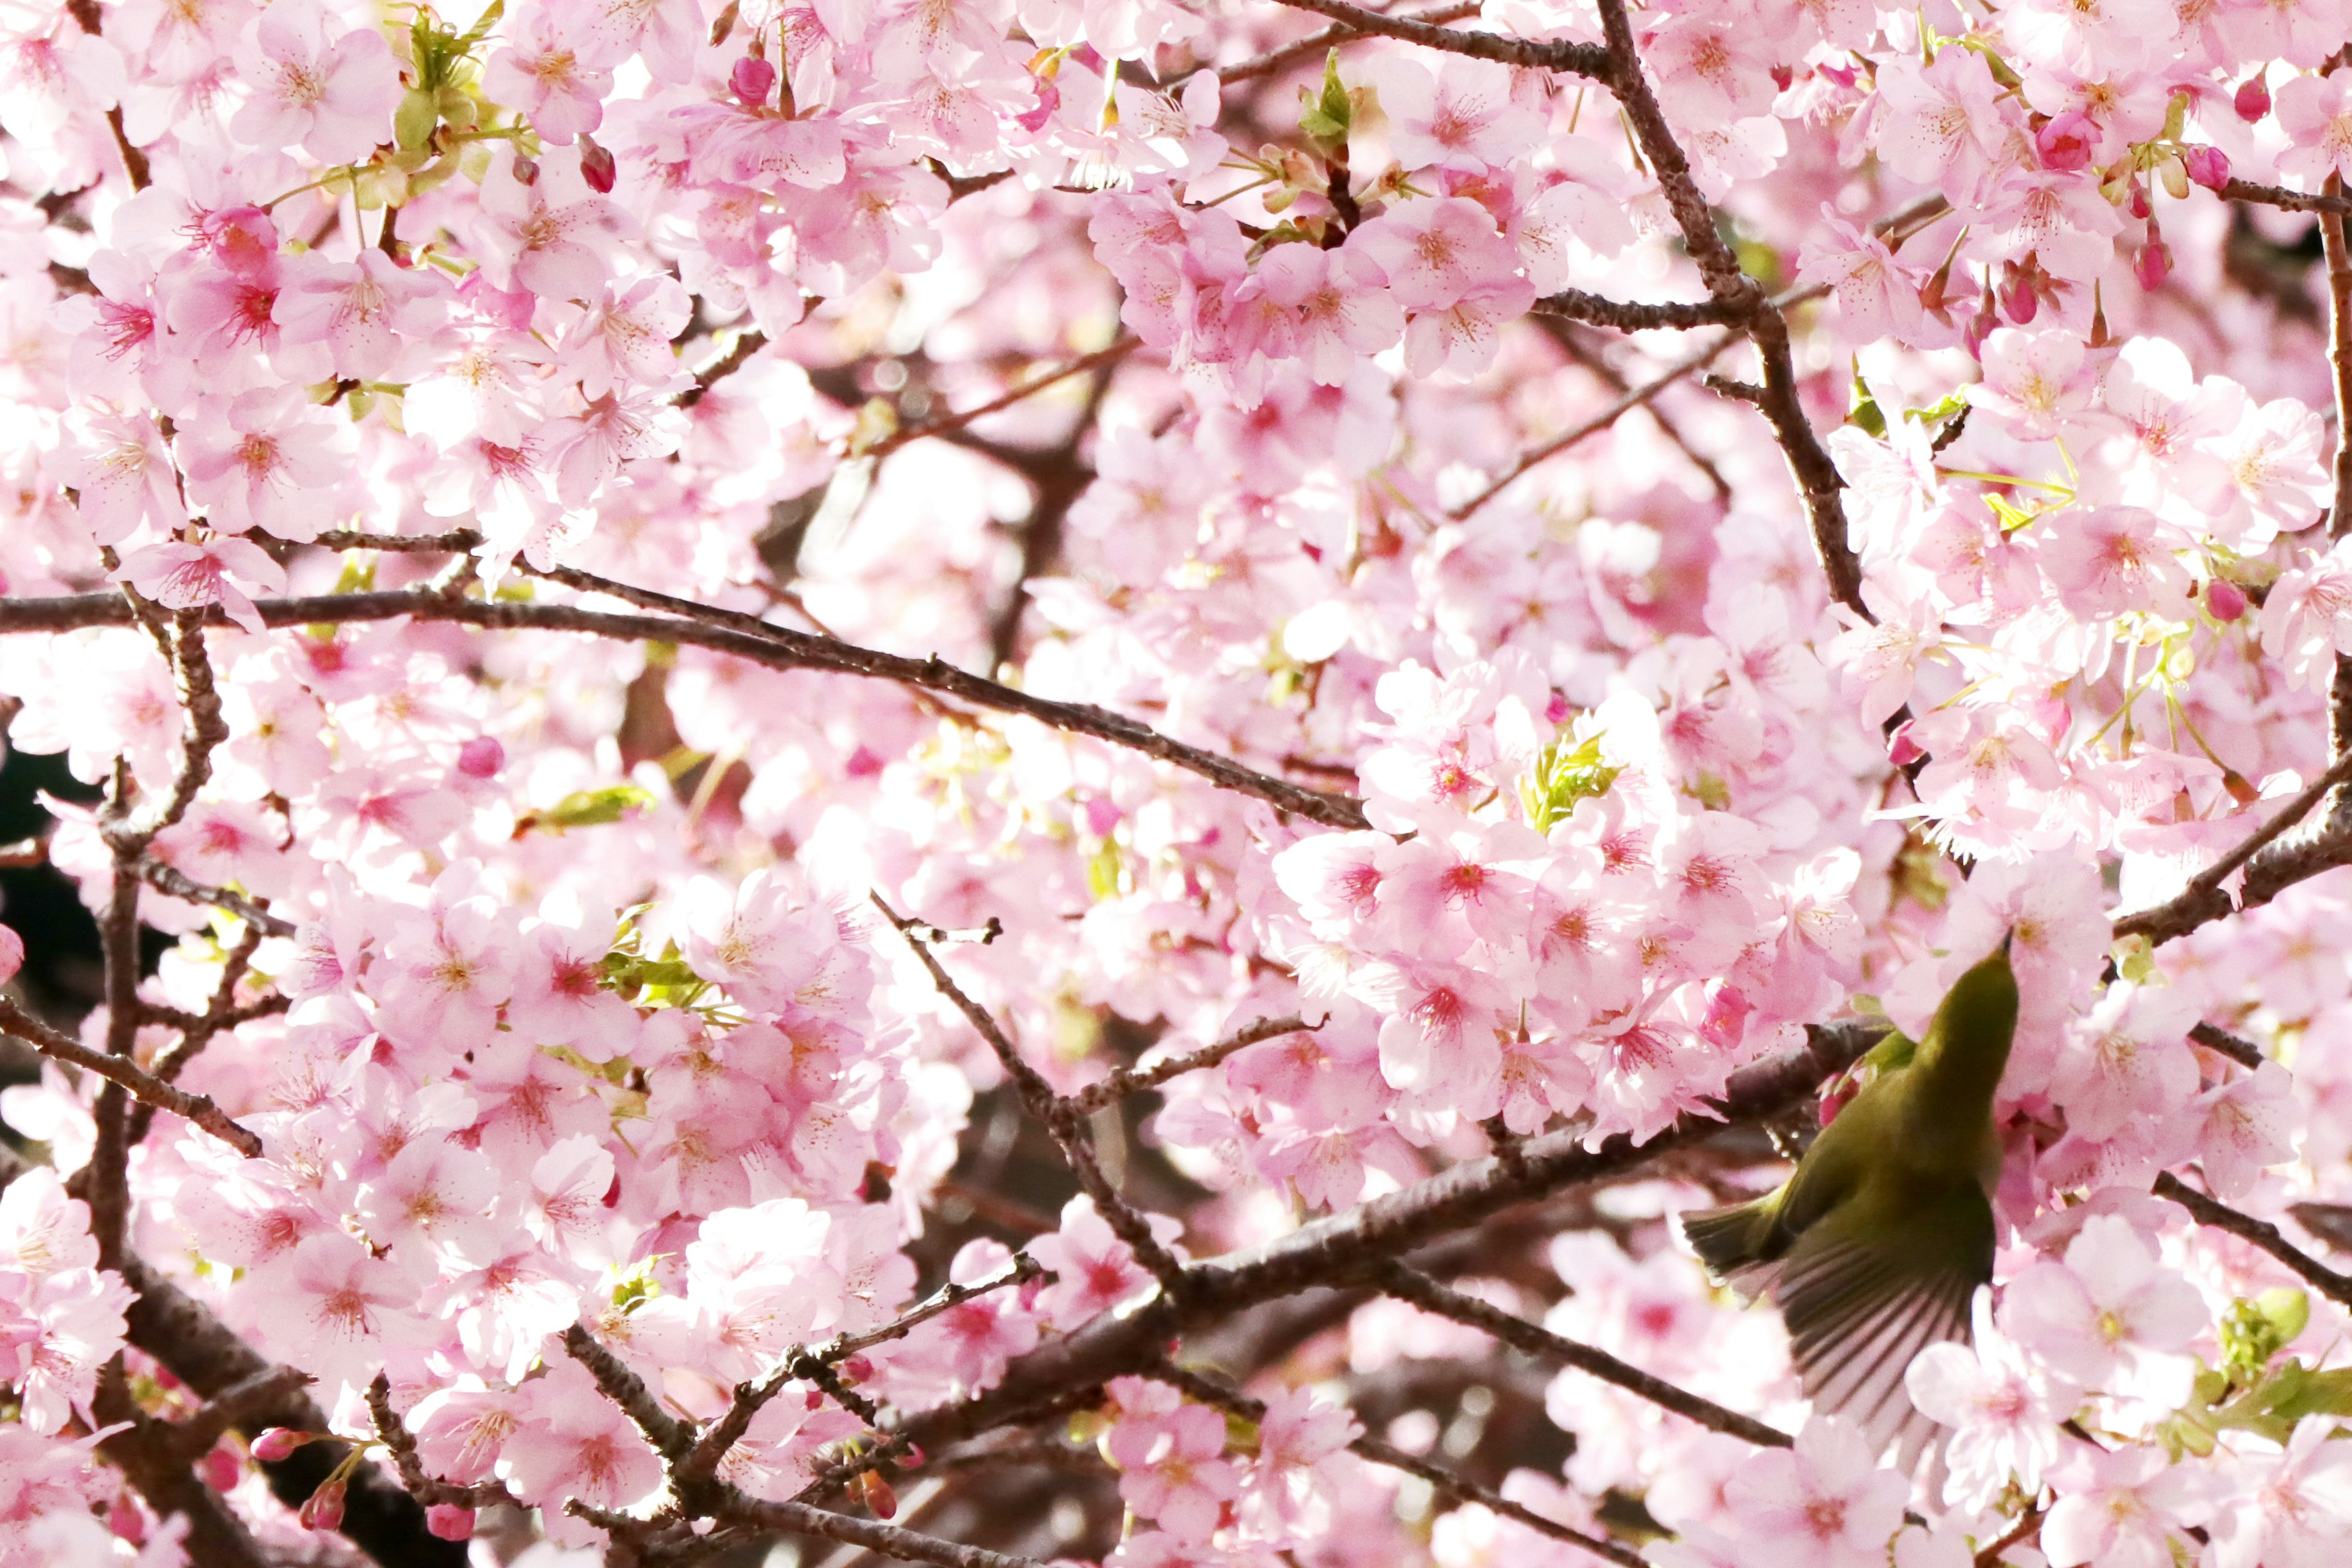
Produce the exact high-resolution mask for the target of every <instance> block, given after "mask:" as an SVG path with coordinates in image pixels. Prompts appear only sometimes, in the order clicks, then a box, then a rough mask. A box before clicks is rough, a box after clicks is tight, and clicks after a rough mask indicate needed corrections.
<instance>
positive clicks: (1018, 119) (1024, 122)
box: [1013, 76, 1062, 136]
mask: <svg viewBox="0 0 2352 1568" xmlns="http://www.w3.org/2000/svg"><path fill="white" fill-rule="evenodd" d="M1029 85H1030V87H1031V88H1032V89H1034V91H1035V92H1036V94H1037V107H1036V108H1034V109H1028V110H1023V111H1022V112H1020V113H1019V114H1016V115H1014V116H1013V123H1014V124H1016V125H1018V126H1020V127H1021V129H1022V130H1024V131H1026V132H1029V134H1030V135H1032V136H1034V135H1035V134H1037V132H1040V131H1043V130H1045V122H1046V121H1049V120H1051V119H1053V118H1054V110H1057V109H1059V108H1061V107H1062V89H1061V87H1060V85H1059V84H1058V83H1056V82H1055V80H1054V79H1053V78H1051V77H1043V76H1039V77H1031V78H1030V79H1029Z"/></svg>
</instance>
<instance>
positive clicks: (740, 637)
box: [0, 590, 1370, 828]
mask: <svg viewBox="0 0 2352 1568" xmlns="http://www.w3.org/2000/svg"><path fill="white" fill-rule="evenodd" d="M256 609H257V611H258V613H259V614H260V616H261V618H262V620H263V621H264V622H265V623H267V624H268V625H270V626H313V625H317V626H334V625H348V624H351V623H354V622H362V621H388V620H398V619H400V618H402V617H404V616H408V617H413V618H415V619H417V620H427V621H450V622H455V623H457V624H459V625H463V626H479V627H483V628H485V629H490V630H500V631H519V630H543V631H564V632H580V633H586V634H589V635H591V636H595V637H612V638H615V639H617V640H621V641H625V642H674V643H690V644H693V645H694V646H695V647H706V648H709V649H711V650H712V651H714V652H718V653H723V654H728V655H730V656H732V657H734V658H740V659H743V660H744V661H746V662H747V663H751V664H757V665H761V666H763V667H765V668H771V669H818V670H825V671H829V672H831V673H834V674H838V675H855V676H859V677H863V678H865V679H871V680H887V681H893V682H896V683H897V684H898V685H901V686H908V687H913V688H915V689H919V690H925V691H936V692H940V693H941V694H943V695H945V696H949V697H954V698H957V699H960V700H963V701H966V702H970V703H972V704H974V705H975V706H978V707H982V708H990V709H994V710H997V711H999V712H1004V713H1017V714H1020V715H1021V716H1023V717H1024V718H1029V719H1034V720H1036V721H1038V722H1040V723H1042V724H1045V725H1046V726H1048V727H1050V728H1053V729H1056V730H1066V731H1069V732H1070V733H1072V734H1078V735H1087V736H1091V737H1092V738H1094V739H1096V740H1098V741H1107V742H1110V743H1111V744H1113V745H1117V746H1124V747H1126V748H1128V749H1129V750H1130V751H1135V752H1141V753H1143V754H1144V755H1146V756H1149V757H1153V758H1156V759H1157V760H1159V761H1160V762H1164V763H1169V764H1171V766H1175V767H1180V768H1182V769H1184V770H1185V771H1186V772H1188V773H1197V774H1199V775H1200V776H1201V777H1202V778H1204V779H1207V780H1208V781H1209V782H1210V783H1212V784H1216V785H1218V786H1219V787H1220V788H1223V789H1230V790H1233V791H1234V792H1235V793H1237V794H1241V795H1255V796H1256V797H1257V798H1258V799H1260V800H1263V801H1265V802H1267V803H1268V804H1270V805H1274V806H1276V807H1277V808H1279V809H1281V810H1283V811H1286V812H1289V813H1291V814H1293V815H1294V816H1303V817H1306V818H1307V820H1309V821H1312V822H1320V823H1323V824H1325V825H1326V826H1332V827H1348V828H1363V827H1368V826H1370V821H1369V819H1367V818H1366V817H1365V816H1364V810H1363V805H1362V803H1361V802H1360V801H1358V800H1356V799H1354V798H1353V797H1351V796H1348V795H1330V794H1327V793H1326V792H1324V791H1321V790H1315V789H1308V788H1307V787H1305V786H1304V785H1301V784H1292V783H1291V782H1290V781H1289V780H1287V779H1280V778H1276V777H1274V776H1273V775H1271V774H1268V773H1260V772H1258V771H1257V770H1256V769H1255V768H1251V767H1247V766H1245V765H1244V764H1243V763H1237V762H1234V760H1233V759H1232V758H1230V757H1224V756H1221V755H1219V754H1217V753H1216V752H1209V751H1204V750H1202V748H1200V747H1198V746H1193V745H1188V744H1186V743H1185V742H1181V741H1175V740H1171V739H1170V738H1169V737H1168V736H1165V735H1162V734H1160V732H1159V731H1156V730H1154V729H1152V728H1151V727H1150V725H1148V724H1145V723H1142V722H1141V721H1138V720H1134V719H1130V718H1128V717H1127V716H1126V715H1124V714H1121V713H1114V712H1111V711H1110V710H1108V709H1105V708H1097V707H1096V706H1094V705H1093V704H1091V703H1083V702H1057V701H1054V700H1050V699H1047V698H1041V697H1034V696H1031V695H1030V694H1029V693H1027V692H1024V691H1022V690H1020V689H1017V688H1014V687H1010V686H1005V685H1003V684H1002V683H1000V682H998V681H993V680H990V679H986V678H984V677H982V676H977V675H972V674H971V673H969V672H967V671H965V670H962V669H959V668H956V667H955V666H954V665H951V664H950V663H948V662H947V661H946V660H945V659H942V658H938V657H936V656H934V657H932V658H906V657H905V656H903V655H899V654H890V653H884V652H882V651H880V650H879V649H876V648H866V647H857V646H856V645H855V644H851V643H844V642H838V641H835V640H834V639H832V638H830V637H814V636H812V635H810V634H808V633H806V632H796V631H793V630H790V629H789V628H787V627H783V626H765V625H762V626H761V630H760V631H759V632H757V633H752V632H749V631H745V630H740V629H738V628H736V627H734V626H714V625H711V624H709V615H708V613H706V614H705V615H704V616H698V617H697V618H695V619H690V620H689V619H687V618H685V617H683V616H678V617H667V616H623V615H613V614H607V613H604V612H602V611H596V610H590V609H585V608H583V607H582V606H580V605H559V604H541V603H538V602H536V601H531V602H525V601H520V600H510V599H500V600H486V599H466V598H452V597H449V596H448V595H441V594H435V593H432V592H430V591H418V590H405V591H395V592H390V593H365V594H327V595H320V596H318V597H316V598H301V599H264V600H262V601H260V602H259V603H258V604H257V605H256ZM727 613H728V614H732V612H727ZM131 618H132V617H131V611H130V609H129V607H128V606H126V605H124V604H123V603H122V601H121V599H120V598H118V597H116V596H115V595H110V594H86V595H69V596H66V597H61V598H49V599H12V600H0V633H8V632H58V631H72V630H76V629H78V628H79V627H83V626H124V625H128V624H130V622H131ZM220 619H221V620H222V622H223V623H224V624H226V616H221V617H220Z"/></svg>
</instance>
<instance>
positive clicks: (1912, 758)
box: [1886, 723, 1927, 768]
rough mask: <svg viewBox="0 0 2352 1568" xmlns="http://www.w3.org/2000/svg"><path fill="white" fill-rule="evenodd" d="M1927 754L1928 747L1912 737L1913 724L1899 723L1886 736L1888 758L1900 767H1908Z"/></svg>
mask: <svg viewBox="0 0 2352 1568" xmlns="http://www.w3.org/2000/svg"><path fill="white" fill-rule="evenodd" d="M1926 755H1927V748H1926V747H1924V746H1922V745H1920V744H1919V742H1916V741H1915V740H1913V739H1912V738H1911V726H1910V725H1909V724H1908V723H1903V724H1898V725H1896V726H1895V732H1894V733H1893V734H1891V735H1889V736H1887V737H1886V760H1887V761H1888V762H1890V763H1894V764H1895V766H1896V767H1898V768H1907V767H1909V766H1910V765H1911V764H1912V763H1916V762H1917V761H1918V760H1919V759H1920V758H1922V757H1924V756H1926Z"/></svg>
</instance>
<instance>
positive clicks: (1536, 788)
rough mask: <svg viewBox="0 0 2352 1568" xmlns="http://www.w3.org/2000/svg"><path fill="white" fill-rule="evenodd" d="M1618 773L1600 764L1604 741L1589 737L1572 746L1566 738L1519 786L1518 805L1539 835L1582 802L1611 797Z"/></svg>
mask: <svg viewBox="0 0 2352 1568" xmlns="http://www.w3.org/2000/svg"><path fill="white" fill-rule="evenodd" d="M1616 782H1617V770H1616V769H1615V768H1612V767H1610V766H1609V765H1608V764H1606V763H1603V762H1602V761H1601V737H1600V736H1599V735H1588V736H1586V737H1585V738H1584V739H1583V740H1582V741H1580V742H1577V743H1576V744H1575V745H1573V746H1571V745H1570V744H1569V743H1568V740H1567V738H1566V737H1565V736H1563V737H1561V738H1560V739H1559V740H1557V741H1554V742H1552V743H1551V744H1550V745H1549V746H1546V747H1545V748H1544V749H1543V754H1542V756H1540V757H1539V758H1538V759H1537V762H1536V765H1535V767H1534V768H1533V769H1531V770H1530V771H1529V772H1528V776H1527V777H1526V778H1524V779H1522V780H1521V781H1520V782H1519V802H1520V804H1521V805H1524V806H1525V807H1526V808H1527V814H1528V824H1529V825H1530V826H1533V827H1534V828H1535V830H1536V831H1537V832H1538V833H1549V832H1550V831H1551V827H1552V824H1554V823H1556V822H1559V821H1561V820H1563V819H1564V818H1565V817H1567V816H1568V815H1569V814H1570V812H1572V811H1574V810H1575V809H1576V803H1577V802H1578V801H1580V800H1590V799H1591V798H1592V797H1594V796H1596V795H1607V794H1608V793H1609V786H1610V785H1612V784H1615V783H1616Z"/></svg>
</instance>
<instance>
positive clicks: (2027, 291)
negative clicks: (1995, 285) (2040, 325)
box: [2000, 272, 2042, 326]
mask: <svg viewBox="0 0 2352 1568" xmlns="http://www.w3.org/2000/svg"><path fill="white" fill-rule="evenodd" d="M2000 309H2001V313H2002V314H2003V315H2005V316H2007V317H2008V318H2009V319H2010V320H2011V321H2015V322H2016V323H2017V324H2018V325H2019V326H2024V325H2025V324H2026V323H2028V322H2029V321H2032V320H2033V318H2034V316H2035V314H2036V313H2037V312H2039V311H2040V310H2041V309H2042V301H2041V300H2039V299H2037V298H2035V296H2034V293H2033V279H2031V278H2028V277H2027V276H2026V275H2025V274H2024V273H2022V272H2020V273H2019V274H2017V276H2015V277H2014V278H2011V279H2010V280H2009V282H2008V283H2007V284H2006V285H2004V286H2003V287H2002V289H2001V291H2000Z"/></svg>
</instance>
